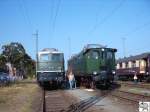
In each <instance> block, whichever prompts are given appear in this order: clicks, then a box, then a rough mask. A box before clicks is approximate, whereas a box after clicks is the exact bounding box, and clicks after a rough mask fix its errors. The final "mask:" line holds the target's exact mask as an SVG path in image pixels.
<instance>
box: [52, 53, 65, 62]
mask: <svg viewBox="0 0 150 112" xmlns="http://www.w3.org/2000/svg"><path fill="white" fill-rule="evenodd" d="M50 57H51V58H50V60H51V61H62V60H63V55H62V54H51V56H50Z"/></svg>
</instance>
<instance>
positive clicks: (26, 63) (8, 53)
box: [2, 42, 35, 77]
mask: <svg viewBox="0 0 150 112" xmlns="http://www.w3.org/2000/svg"><path fill="white" fill-rule="evenodd" d="M2 55H3V56H4V57H5V62H7V63H11V65H12V66H13V67H15V68H16V69H17V71H18V72H19V74H21V75H23V76H24V77H28V76H30V75H34V72H35V65H34V64H32V63H34V61H33V59H32V58H31V57H30V56H29V55H28V54H27V53H26V51H25V49H24V47H23V45H22V44H21V43H18V42H12V43H10V44H7V45H3V46H2Z"/></svg>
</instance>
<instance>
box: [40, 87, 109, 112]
mask: <svg viewBox="0 0 150 112" xmlns="http://www.w3.org/2000/svg"><path fill="white" fill-rule="evenodd" d="M107 95H108V94H105V93H104V94H100V95H96V96H93V97H90V98H88V99H84V100H81V101H79V100H76V98H75V97H73V96H69V94H68V93H65V90H53V91H47V90H44V89H43V106H42V107H43V109H42V110H43V112H83V111H85V110H87V109H88V108H90V107H91V106H92V105H94V104H96V103H97V102H99V101H100V100H102V99H103V98H105V97H106V96H107Z"/></svg>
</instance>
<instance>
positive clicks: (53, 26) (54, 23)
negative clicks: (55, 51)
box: [52, 0, 61, 37]
mask: <svg viewBox="0 0 150 112" xmlns="http://www.w3.org/2000/svg"><path fill="white" fill-rule="evenodd" d="M60 3H61V0H59V1H58V4H57V7H56V13H55V16H54V21H53V24H52V34H54V33H55V27H56V19H57V16H58V12H59V7H60ZM52 37H53V35H52Z"/></svg>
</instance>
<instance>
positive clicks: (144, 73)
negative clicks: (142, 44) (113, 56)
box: [116, 52, 150, 81]
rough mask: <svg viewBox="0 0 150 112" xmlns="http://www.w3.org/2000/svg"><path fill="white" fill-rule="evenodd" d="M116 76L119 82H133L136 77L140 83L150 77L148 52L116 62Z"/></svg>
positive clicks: (149, 53)
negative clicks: (135, 76)
mask: <svg viewBox="0 0 150 112" xmlns="http://www.w3.org/2000/svg"><path fill="white" fill-rule="evenodd" d="M116 74H117V76H118V78H119V79H121V80H133V77H134V75H137V77H138V80H140V81H142V80H144V79H146V80H147V79H148V78H149V77H150V52H147V53H143V54H140V55H136V56H130V57H125V58H122V59H118V60H117V66H116Z"/></svg>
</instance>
